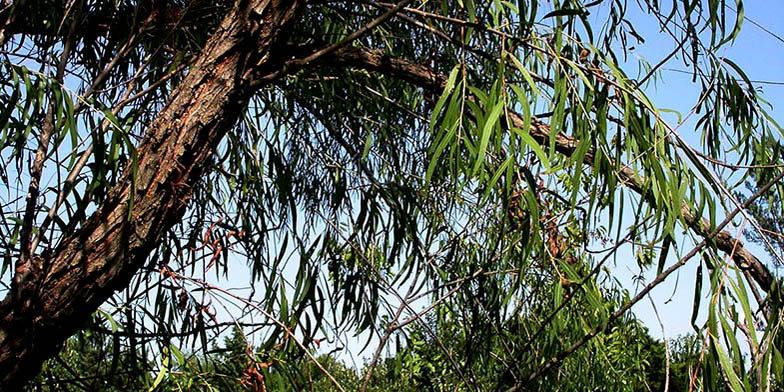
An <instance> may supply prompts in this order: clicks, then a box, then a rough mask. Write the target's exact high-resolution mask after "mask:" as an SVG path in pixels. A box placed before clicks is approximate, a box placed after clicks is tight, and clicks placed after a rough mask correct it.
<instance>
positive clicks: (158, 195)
mask: <svg viewBox="0 0 784 392" xmlns="http://www.w3.org/2000/svg"><path fill="white" fill-rule="evenodd" d="M300 3H301V2H300V1H296V0H295V1H291V0H241V1H238V2H237V4H236V5H235V7H234V8H233V9H232V10H231V12H229V14H228V15H227V16H226V18H225V19H224V20H223V22H222V23H221V25H220V27H219V28H218V30H217V32H216V33H215V34H214V35H213V36H212V37H211V38H210V39H209V41H208V42H207V44H206V45H205V48H204V49H203V51H202V52H201V54H200V55H199V56H198V58H197V60H196V61H195V62H194V64H193V65H192V67H191V70H190V72H189V74H188V76H187V77H186V78H185V80H183V82H182V83H181V84H180V85H179V86H178V87H177V88H176V89H175V90H174V91H173V92H172V95H171V96H170V97H169V100H168V103H167V105H166V106H165V108H164V109H163V110H162V111H161V113H159V115H158V116H157V117H156V119H155V120H154V121H153V122H152V124H151V125H150V127H149V129H148V130H147V131H146V135H145V137H144V139H143V141H142V142H141V144H140V145H139V148H138V151H137V152H138V155H137V156H138V158H137V164H138V169H137V173H136V175H135V176H134V175H133V174H132V173H131V170H126V172H125V173H124V174H123V177H122V179H121V180H120V181H119V182H118V184H117V185H116V186H115V187H114V188H113V189H112V190H111V192H110V193H109V196H108V197H107V199H106V201H105V202H104V203H103V204H102V205H101V206H100V207H99V208H98V210H97V211H96V212H95V213H94V214H93V215H92V216H91V217H90V218H89V219H88V221H87V222H86V223H85V225H84V226H83V227H82V228H80V229H79V230H78V231H76V232H75V233H73V234H71V235H68V236H66V237H65V238H63V239H62V241H61V243H60V244H59V245H58V247H57V248H56V249H55V250H54V251H53V252H52V253H51V254H50V255H42V256H41V257H33V258H31V259H29V260H25V259H20V260H18V261H17V264H16V268H15V269H16V270H15V275H14V280H13V283H12V287H11V291H10V292H9V294H8V295H7V296H6V298H5V299H3V301H2V302H0V379H1V380H2V384H0V385H2V388H0V389H2V390H17V389H20V388H21V387H22V386H23V385H24V384H25V383H26V382H27V381H29V380H30V379H31V378H32V377H34V376H35V375H36V374H37V373H38V372H39V370H40V368H41V365H42V363H43V362H44V361H45V360H46V359H48V358H49V357H51V356H53V355H55V354H56V353H57V351H58V350H59V347H60V346H61V344H62V343H63V342H64V341H65V339H67V338H68V337H69V336H70V335H71V334H73V333H74V332H75V331H76V330H77V329H78V328H79V327H80V326H81V325H83V323H84V322H85V321H86V320H87V319H88V318H89V317H90V315H91V314H92V313H93V312H95V310H96V309H97V308H98V306H99V305H100V304H102V303H103V302H104V301H105V300H107V299H108V298H109V297H110V296H111V295H112V294H113V293H114V291H115V290H118V289H121V288H123V287H125V286H126V285H127V284H128V282H129V281H130V279H131V277H132V276H133V274H134V273H135V272H136V271H137V270H138V269H139V268H140V267H141V266H142V265H143V264H144V262H145V260H146V259H147V258H148V256H149V255H150V253H151V252H152V250H153V249H154V248H155V247H156V245H157V243H158V242H159V241H160V239H161V237H162V235H163V234H164V233H165V232H166V230H167V229H169V228H170V227H172V226H173V225H174V224H175V223H177V222H179V221H180V219H181V217H182V215H183V214H184V212H185V209H186V206H187V204H188V201H189V199H190V197H191V189H192V187H193V185H194V183H195V182H196V181H198V179H199V177H200V176H201V174H202V173H203V171H204V167H205V165H206V164H207V163H208V161H209V159H210V156H211V155H212V153H213V151H214V149H215V147H216V146H217V144H218V143H219V141H220V140H221V138H222V137H223V135H224V134H225V133H226V132H227V131H229V130H230V129H231V128H232V127H233V126H234V125H235V123H236V122H237V119H238V117H239V116H240V114H241V113H242V111H243V110H244V109H245V107H246V106H247V103H248V101H249V99H250V97H251V96H252V94H253V89H252V88H251V85H252V84H253V83H252V79H253V77H254V75H257V74H259V73H268V72H270V71H271V70H274V69H276V67H278V66H280V64H281V63H282V61H284V60H285V58H283V57H282V56H283V53H285V51H281V50H278V49H279V48H280V47H281V45H282V44H285V39H286V37H287V34H288V32H289V30H290V27H291V22H292V21H293V20H294V19H295V14H296V11H297V9H298V8H299V6H300Z"/></svg>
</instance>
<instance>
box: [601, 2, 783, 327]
mask: <svg viewBox="0 0 784 392" xmlns="http://www.w3.org/2000/svg"><path fill="white" fill-rule="evenodd" d="M778 4H779V2H777V1H764V0H751V1H746V2H745V16H746V18H747V19H746V20H745V21H744V24H743V29H742V31H741V33H740V36H739V37H738V38H737V39H736V40H735V42H734V43H733V44H732V46H727V47H725V48H722V49H721V50H720V51H719V52H717V53H716V55H718V56H720V57H726V58H728V59H730V60H732V61H733V62H735V63H737V64H738V65H739V66H740V67H741V68H742V69H743V70H744V71H745V72H746V74H747V75H748V77H749V78H750V79H751V80H754V81H766V82H774V83H764V84H762V83H760V84H758V87H760V88H762V92H763V97H764V98H765V99H766V100H767V101H768V102H770V103H771V104H772V105H773V109H772V110H771V113H772V115H773V117H774V119H776V121H777V122H779V124H782V123H784V121H782V120H784V111H783V110H782V106H783V105H784V75H782V65H784V42H782V41H781V40H780V39H779V38H777V37H775V36H774V35H777V36H779V37H782V36H784V29H783V28H781V23H780V22H781V21H782V20H784V7H781V6H780V5H778ZM631 8H634V7H633V6H632V7H631ZM640 16H641V17H637V16H635V17H634V19H635V20H642V21H647V22H651V23H640V24H635V28H636V29H637V31H638V32H639V33H640V35H642V36H643V37H646V42H645V43H644V44H641V45H636V47H637V49H636V50H635V51H634V54H636V55H639V56H641V57H642V58H644V59H645V60H646V61H648V62H649V63H652V64H655V63H657V62H658V61H659V60H660V59H662V58H663V57H665V56H666V55H668V54H669V53H670V51H671V50H672V49H673V48H674V43H673V41H672V39H671V38H670V37H669V36H665V35H663V34H662V33H659V31H658V26H657V25H656V24H655V23H654V22H653V19H652V18H651V17H645V16H642V15H640ZM752 21H753V22H755V23H756V24H759V25H760V26H763V27H764V28H765V29H767V30H769V31H770V33H769V32H765V31H764V30H763V29H761V28H760V27H758V26H756V25H755V24H754V23H752ZM771 33H772V34H773V35H772V34H771ZM632 69H633V68H632ZM686 70H687V67H686V66H685V65H684V63H683V62H682V61H680V60H676V61H670V63H668V64H667V65H665V66H664V67H662V72H661V79H660V80H659V83H658V84H657V85H656V87H655V88H653V87H649V88H648V89H647V90H646V93H647V94H648V96H649V97H650V98H652V100H653V102H654V103H655V104H656V105H658V107H659V108H667V109H673V110H677V111H679V112H680V113H681V114H683V115H684V116H685V115H687V114H688V113H689V112H690V110H691V107H692V106H693V105H694V103H695V102H696V101H697V96H698V94H699V92H700V88H699V86H698V85H695V84H693V83H692V81H691V75H689V74H688V73H681V72H678V71H686ZM776 83H779V84H776ZM669 120H670V125H673V126H674V125H676V120H675V118H674V117H671V118H670V119H669ZM695 120H696V116H695V117H693V118H691V119H689V120H687V121H686V122H685V123H684V124H683V125H682V126H681V127H679V128H678V133H679V134H680V135H681V136H682V137H684V138H685V139H686V140H687V142H689V143H690V144H691V145H692V146H694V147H698V146H700V135H699V132H697V131H695V130H694V123H695ZM722 178H726V174H725V175H724V176H722ZM728 230H730V232H732V233H734V234H736V236H739V237H742V235H741V234H740V232H739V231H738V228H728ZM681 243H682V244H683V246H684V247H683V248H682V249H681V252H683V253H685V252H688V250H689V249H690V248H691V246H693V245H692V244H691V242H690V241H681ZM746 246H747V248H748V249H749V250H750V251H752V253H754V254H755V255H756V256H757V257H758V258H760V259H761V260H765V261H767V260H769V256H768V255H767V253H766V252H765V251H764V250H763V249H761V248H760V247H759V246H755V245H753V244H748V242H747V241H746ZM627 256H628V258H627V260H626V262H623V261H620V257H619V261H620V262H619V263H618V265H617V266H616V269H615V272H616V275H617V276H618V277H619V278H620V279H621V280H622V281H623V282H625V285H626V287H628V288H630V290H631V291H632V292H634V291H635V290H634V288H635V286H634V285H633V284H632V283H631V279H630V278H631V276H632V275H634V274H637V273H639V270H638V268H637V267H636V265H635V263H634V261H633V259H632V254H631V253H629V254H628V255H627ZM675 261H676V259H675V258H674V257H670V260H669V262H670V263H672V262H675ZM697 263H698V261H697V260H692V261H690V262H689V263H688V264H686V265H685V266H684V267H683V268H681V269H680V270H679V272H678V274H679V277H678V279H670V280H669V281H668V282H665V283H664V284H662V285H661V286H660V287H657V288H656V289H655V290H654V291H653V292H652V298H653V302H655V303H656V307H657V310H658V313H659V316H660V318H661V321H662V323H663V324H664V328H665V330H666V336H667V337H668V338H671V337H675V336H678V335H682V334H686V333H690V332H693V329H692V327H691V325H690V319H691V314H692V304H693V296H694V276H695V273H696V267H697ZM654 274H655V271H648V272H647V273H645V274H644V276H645V278H646V281H650V280H651V279H653V277H654ZM705 279H706V281H705V282H704V283H705V284H704V285H703V287H706V284H707V277H706V278H705ZM703 305H704V302H703ZM633 311H634V313H635V314H636V315H637V316H638V318H640V319H641V320H642V321H643V323H644V324H645V325H646V326H648V327H649V329H650V331H651V333H652V335H654V336H657V337H661V336H662V329H661V327H660V326H659V323H658V321H657V319H656V315H655V313H654V311H653V308H652V306H651V302H650V301H647V300H646V301H641V302H640V303H639V304H637V305H636V306H635V307H634V308H633ZM701 314H703V315H704V313H701ZM700 319H702V317H700Z"/></svg>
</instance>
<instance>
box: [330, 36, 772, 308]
mask: <svg viewBox="0 0 784 392" xmlns="http://www.w3.org/2000/svg"><path fill="white" fill-rule="evenodd" d="M320 63H321V64H325V65H332V66H350V67H356V68H361V69H366V70H368V71H373V72H377V73H380V74H384V75H389V76H393V77H396V78H400V79H403V80H405V81H408V82H410V83H413V84H415V85H416V86H419V87H420V88H423V89H426V90H431V91H440V90H443V89H444V87H445V86H446V80H447V78H446V76H445V75H443V74H438V73H436V72H435V71H433V69H432V68H430V67H428V66H425V65H421V64H415V63H412V62H409V61H407V60H404V59H400V58H396V57H393V56H389V55H386V54H384V53H383V52H381V51H376V50H370V49H366V48H358V47H348V48H342V49H340V50H338V51H336V52H334V53H332V54H331V55H330V56H326V57H325V58H322V59H321V60H320ZM510 119H511V121H512V125H513V126H515V127H518V128H522V127H523V125H524V123H525V122H524V121H523V118H522V116H521V115H519V114H517V113H515V112H511V111H510ZM529 133H530V135H531V136H532V137H533V138H534V139H536V140H537V141H538V142H539V143H540V144H543V145H548V144H549V143H550V134H551V133H552V130H551V128H550V126H549V125H547V124H545V123H543V122H541V121H539V120H538V119H536V118H532V119H531V126H530V128H529ZM577 145H578V141H577V140H575V139H574V138H572V137H570V136H568V135H565V134H563V133H559V134H558V135H556V136H555V149H556V150H557V151H558V152H559V153H562V154H564V155H567V156H571V155H573V154H574V152H575V150H576V149H577ZM595 154H596V151H595V150H593V149H591V150H589V151H588V152H587V153H586V154H585V159H584V163H585V164H587V165H593V164H594V156H595ZM617 174H618V177H619V179H620V182H621V183H622V184H625V185H626V186H627V187H629V188H630V189H632V190H634V191H635V192H637V193H639V194H640V195H642V196H643V197H646V198H651V195H650V193H648V192H647V191H646V190H645V188H644V187H643V181H642V179H641V178H640V177H639V176H637V175H636V174H635V173H634V171H633V170H631V169H630V168H628V167H622V168H621V169H620V170H618V173H617ZM681 213H682V214H683V217H684V219H685V221H686V222H687V223H688V224H689V226H690V227H691V228H692V229H693V230H694V231H695V232H696V233H697V234H699V235H700V236H702V237H705V236H707V235H708V234H709V233H710V232H711V231H712V230H711V225H710V222H709V221H708V220H707V219H704V218H702V217H700V216H698V215H697V213H696V211H695V210H694V209H693V208H692V207H691V206H689V205H687V204H684V205H683V206H682V207H681ZM714 240H715V241H716V246H717V247H718V249H720V250H721V251H722V252H724V253H726V254H728V255H732V258H733V260H734V262H735V264H736V265H737V266H738V267H740V268H741V269H742V270H744V271H748V272H749V273H750V274H751V276H752V277H753V278H754V280H755V281H756V282H757V283H758V284H759V285H760V287H762V289H763V290H765V291H766V292H767V291H768V290H769V289H770V287H771V284H772V283H773V279H774V278H773V275H772V274H771V272H770V271H769V270H768V268H767V267H766V266H765V265H764V264H763V263H762V262H761V261H760V260H759V259H757V258H756V257H755V256H754V255H752V254H751V253H750V252H749V251H748V250H746V249H745V248H744V247H743V244H742V242H741V241H740V240H739V239H737V238H735V237H733V236H732V234H730V233H729V232H728V231H726V230H724V231H721V232H719V233H718V234H717V235H716V236H715V238H714Z"/></svg>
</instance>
